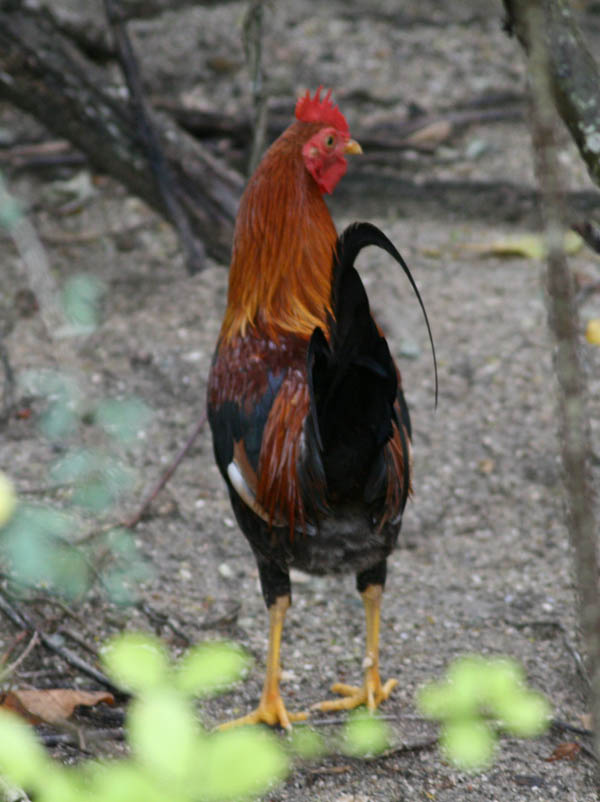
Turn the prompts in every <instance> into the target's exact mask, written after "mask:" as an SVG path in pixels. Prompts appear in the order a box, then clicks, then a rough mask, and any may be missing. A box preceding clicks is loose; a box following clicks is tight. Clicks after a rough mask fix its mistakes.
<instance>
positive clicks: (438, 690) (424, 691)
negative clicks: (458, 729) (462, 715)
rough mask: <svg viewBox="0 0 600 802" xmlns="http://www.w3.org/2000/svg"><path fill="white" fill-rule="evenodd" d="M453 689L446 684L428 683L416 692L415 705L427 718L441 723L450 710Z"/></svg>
mask: <svg viewBox="0 0 600 802" xmlns="http://www.w3.org/2000/svg"><path fill="white" fill-rule="evenodd" d="M452 693H453V689H452V688H451V686H450V685H449V684H448V682H429V683H427V685H423V687H422V688H420V689H419V690H418V692H417V705H418V707H419V710H420V711H421V712H422V713H423V715H424V716H426V717H427V718H433V719H437V720H438V721H443V720H444V719H446V718H448V716H449V714H450V711H451V710H452Z"/></svg>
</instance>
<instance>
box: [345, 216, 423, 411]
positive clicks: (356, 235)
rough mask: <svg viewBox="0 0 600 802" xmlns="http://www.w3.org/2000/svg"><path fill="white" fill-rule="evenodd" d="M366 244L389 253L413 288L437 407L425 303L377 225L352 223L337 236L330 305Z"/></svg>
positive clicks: (397, 253) (396, 252) (393, 248)
mask: <svg viewBox="0 0 600 802" xmlns="http://www.w3.org/2000/svg"><path fill="white" fill-rule="evenodd" d="M368 245H376V246H377V247H378V248H382V249H383V250H384V251H386V252H387V253H389V255H390V256H392V257H393V258H394V259H395V260H396V262H398V264H399V265H400V267H401V268H402V270H403V271H404V273H405V274H406V277H407V278H408V281H409V282H410V286H411V287H412V288H413V291H414V293H415V295H416V296H417V301H418V302H419V306H420V307H421V311H422V312H423V317H424V318H425V325H426V326H427V334H428V335H429V343H430V345H431V355H432V358H433V374H434V380H435V405H436V407H437V402H438V370H437V358H436V354H435V345H434V343H433V335H432V333H431V326H430V325H429V318H428V317H427V311H426V309H425V304H424V303H423V299H422V298H421V293H420V292H419V288H418V287H417V285H416V283H415V280H414V279H413V277H412V273H411V272H410V269H409V267H408V265H407V264H406V262H405V261H404V259H403V257H402V255H401V254H400V253H399V252H398V250H397V249H396V247H395V246H394V244H393V243H392V242H391V241H390V240H389V239H388V238H387V237H386V235H385V234H384V233H383V231H381V230H380V229H379V228H377V226H374V225H373V224H372V223H352V224H351V225H349V226H348V227H347V228H346V229H345V230H344V231H343V233H342V234H341V236H340V237H339V238H338V258H337V261H336V272H335V273H334V280H333V293H332V295H333V297H332V302H333V303H332V305H333V308H334V309H335V308H336V299H337V294H338V284H339V282H340V281H341V279H342V276H343V274H344V272H345V267H346V266H353V265H354V261H355V259H356V257H357V256H358V254H359V253H360V252H361V251H362V249H363V248H366V247H367V246H368Z"/></svg>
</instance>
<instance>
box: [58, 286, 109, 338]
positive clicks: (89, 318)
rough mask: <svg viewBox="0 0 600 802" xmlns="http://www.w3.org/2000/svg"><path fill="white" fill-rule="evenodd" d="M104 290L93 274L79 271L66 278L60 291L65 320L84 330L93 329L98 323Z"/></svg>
mask: <svg viewBox="0 0 600 802" xmlns="http://www.w3.org/2000/svg"><path fill="white" fill-rule="evenodd" d="M104 292H105V287H104V285H103V284H102V282H101V281H100V280H99V279H97V278H96V277H95V276H90V275H86V274H84V273H80V274H79V275H76V276H72V277H71V278H70V279H68V280H67V281H66V283H65V285H64V288H63V293H62V295H63V309H64V313H65V317H66V318H67V320H68V321H69V322H70V323H72V324H73V325H74V326H75V327H77V328H79V329H82V331H84V332H87V331H93V329H95V328H96V326H97V325H98V320H99V313H100V301H101V300H102V296H103V295H104Z"/></svg>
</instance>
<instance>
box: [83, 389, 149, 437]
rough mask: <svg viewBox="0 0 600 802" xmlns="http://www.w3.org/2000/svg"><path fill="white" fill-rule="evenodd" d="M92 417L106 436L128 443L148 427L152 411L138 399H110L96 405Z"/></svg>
mask: <svg viewBox="0 0 600 802" xmlns="http://www.w3.org/2000/svg"><path fill="white" fill-rule="evenodd" d="M94 417H95V420H96V421H97V423H98V424H99V425H100V426H101V427H102V428H103V429H104V430H105V431H106V432H107V433H108V434H110V435H112V436H113V437H115V438H116V439H117V440H120V441H122V442H128V441H130V440H133V439H134V438H135V437H137V435H138V432H140V431H141V430H142V429H144V427H145V426H147V425H148V423H149V422H150V419H151V417H152V410H151V409H150V407H149V406H148V405H147V404H145V403H144V402H143V401H141V400H140V399H139V398H124V399H114V398H112V399H108V400H106V401H102V402H101V403H100V404H98V406H97V407H96V411H95V416H94Z"/></svg>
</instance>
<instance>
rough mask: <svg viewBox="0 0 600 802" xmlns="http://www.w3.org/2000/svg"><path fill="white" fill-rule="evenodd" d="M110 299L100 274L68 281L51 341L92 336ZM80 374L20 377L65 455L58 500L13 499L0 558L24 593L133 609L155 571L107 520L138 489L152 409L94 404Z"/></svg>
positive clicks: (50, 371) (130, 403)
mask: <svg viewBox="0 0 600 802" xmlns="http://www.w3.org/2000/svg"><path fill="white" fill-rule="evenodd" d="M4 209H5V215H6V214H8V211H7V210H10V209H12V210H13V211H12V212H11V214H12V217H11V218H10V219H11V221H12V223H11V224H12V225H14V224H15V223H14V220H17V221H18V219H19V214H20V212H19V210H18V207H17V206H14V208H13V207H12V206H10V208H9V206H6V205H5V206H4ZM15 215H16V217H15ZM13 218H14V219H13ZM0 222H1V221H0ZM4 222H5V223H6V221H4ZM103 295H104V286H103V284H102V283H101V282H100V281H98V280H97V279H95V278H94V277H93V276H87V275H83V274H80V275H76V276H73V277H71V278H70V279H68V280H67V281H66V283H65V285H64V287H63V290H62V293H61V295H60V297H61V299H62V311H63V315H64V319H65V321H66V325H65V326H64V327H63V330H61V331H58V332H54V335H55V336H56V337H59V338H60V337H65V336H68V337H77V336H79V335H89V334H90V333H91V332H92V331H93V330H94V329H95V328H96V327H97V325H98V324H99V322H100V312H101V301H102V298H103ZM80 373H81V372H79V374H78V373H77V371H74V374H75V375H72V374H71V373H69V372H67V370H62V369H60V370H59V369H54V368H43V367H42V368H37V369H30V370H26V371H23V372H22V373H21V374H20V375H19V377H18V378H19V385H20V390H21V395H22V397H23V398H24V399H26V400H28V401H29V404H30V405H31V406H32V407H34V408H35V407H37V406H40V407H41V412H40V414H39V416H38V418H37V425H38V427H39V430H40V432H41V434H42V435H43V436H44V437H45V438H46V439H47V441H49V445H50V447H51V449H52V451H53V452H55V453H56V454H57V455H58V456H57V457H56V458H55V459H54V461H53V462H52V463H51V464H50V465H49V467H48V471H47V473H46V477H45V478H46V479H47V483H48V485H47V490H48V495H49V494H50V493H52V494H53V495H54V496H55V501H54V502H52V503H50V502H45V503H41V502H40V503H30V502H27V501H23V500H22V499H19V500H18V501H17V502H16V503H15V502H14V501H13V504H12V507H11V510H10V515H8V514H3V515H0V559H2V560H3V562H4V563H5V564H6V565H7V567H8V570H9V575H10V579H11V580H12V581H13V583H14V584H15V586H16V588H17V589H21V590H26V589H27V588H30V587H37V588H39V587H42V588H44V589H46V590H48V591H51V592H55V593H58V594H60V595H64V596H66V597H68V598H71V599H74V598H78V597H80V596H81V595H82V594H84V593H85V592H86V590H87V589H88V588H89V587H90V586H91V585H92V583H94V582H97V583H99V584H100V586H101V587H102V588H103V590H104V591H105V592H106V593H107V594H108V595H109V596H110V598H111V599H112V600H113V601H116V602H117V603H127V602H130V601H132V600H133V599H134V589H135V588H136V587H138V586H139V583H140V582H141V581H143V580H144V579H146V578H147V577H148V574H149V569H148V566H147V564H145V563H144V562H143V561H142V559H141V557H140V556H139V555H138V553H137V550H136V548H135V543H134V540H133V537H132V535H131V533H130V532H128V531H127V530H126V529H124V528H122V527H118V526H115V527H114V528H112V529H110V528H109V526H108V524H107V523H105V522H107V521H109V520H110V518H111V516H112V518H115V517H116V516H115V509H116V507H117V505H118V504H119V502H120V501H121V500H122V499H123V498H124V496H125V494H127V493H128V492H131V491H132V490H133V489H134V488H135V485H136V482H137V474H136V471H135V470H134V469H133V468H132V467H131V465H130V464H129V459H130V456H131V453H132V449H133V448H134V447H135V444H136V442H138V440H139V438H140V436H143V432H144V429H145V427H147V425H148V423H149V422H150V419H151V410H150V408H149V407H148V406H147V405H146V404H145V403H144V402H143V401H141V400H140V399H139V398H135V397H129V398H97V399H91V398H89V397H88V396H87V394H86V392H85V388H84V387H83V386H82V385H83V384H84V379H83V376H82V375H80ZM83 444H85V445H83ZM88 444H90V445H88ZM40 489H41V490H42V491H43V490H44V488H43V487H42V488H40ZM0 490H1V489H0ZM0 512H1V511H0Z"/></svg>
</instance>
